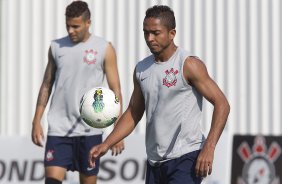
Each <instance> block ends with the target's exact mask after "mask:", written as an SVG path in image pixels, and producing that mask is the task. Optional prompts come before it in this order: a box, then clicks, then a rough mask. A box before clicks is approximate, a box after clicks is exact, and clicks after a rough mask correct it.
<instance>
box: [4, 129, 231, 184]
mask: <svg viewBox="0 0 282 184" xmlns="http://www.w3.org/2000/svg"><path fill="white" fill-rule="evenodd" d="M227 145H230V144H229V139H228V136H227V134H226V133H225V132H224V133H223V134H222V137H221V139H220V140H219V142H218V145H217V148H216V151H215V158H214V163H213V172H212V175H210V176H208V177H207V178H205V179H204V180H203V182H202V184H226V183H227V182H226V181H227V175H228V173H229V170H228V169H227V168H229V167H228V162H229V160H230V159H229V157H228V154H229V151H228V150H229V149H230V150H231V146H230V148H229V146H227ZM125 147H126V148H125V150H124V151H123V153H122V154H121V155H118V156H112V155H111V152H110V151H109V152H108V153H107V154H106V155H105V156H104V157H102V158H101V163H100V172H99V175H98V183H99V184H144V183H145V174H146V152H145V136H144V135H137V134H132V135H130V136H128V137H127V138H126V139H125ZM0 148H1V149H0V183H3V184H43V183H44V164H43V158H44V148H41V147H38V146H35V145H34V144H33V143H32V142H31V139H30V138H26V137H25V138H23V137H20V136H13V137H0ZM230 152H231V151H230ZM228 181H230V180H228ZM63 184H79V179H78V173H77V172H71V171H69V172H67V175H66V178H65V180H64V182H63Z"/></svg>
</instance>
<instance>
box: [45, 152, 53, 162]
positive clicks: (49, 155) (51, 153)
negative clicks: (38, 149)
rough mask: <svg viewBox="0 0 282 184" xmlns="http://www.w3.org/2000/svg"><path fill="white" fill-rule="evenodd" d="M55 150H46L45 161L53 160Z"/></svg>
mask: <svg viewBox="0 0 282 184" xmlns="http://www.w3.org/2000/svg"><path fill="white" fill-rule="evenodd" d="M54 152H55V151H54V150H48V151H47V153H46V160H47V161H52V160H54V154H53V153H54Z"/></svg>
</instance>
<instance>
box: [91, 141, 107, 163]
mask: <svg viewBox="0 0 282 184" xmlns="http://www.w3.org/2000/svg"><path fill="white" fill-rule="evenodd" d="M108 150H109V146H108V145H107V144H105V143H102V144H99V145H97V146H94V147H93V148H91V150H90V152H89V156H88V164H89V166H90V167H92V168H94V167H95V161H96V160H98V159H99V158H100V157H101V156H103V155H105V154H106V153H107V152H108Z"/></svg>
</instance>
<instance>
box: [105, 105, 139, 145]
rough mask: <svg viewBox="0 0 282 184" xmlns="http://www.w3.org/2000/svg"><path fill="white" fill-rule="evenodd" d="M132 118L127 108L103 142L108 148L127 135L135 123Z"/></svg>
mask: <svg viewBox="0 0 282 184" xmlns="http://www.w3.org/2000/svg"><path fill="white" fill-rule="evenodd" d="M137 123H138V122H135V121H134V119H133V118H132V115H131V112H130V111H129V110H127V111H126V112H125V113H124V114H123V115H122V116H121V117H120V119H119V121H118V122H117V123H116V126H115V127H114V129H113V131H112V132H111V134H110V135H109V136H108V137H107V138H106V140H105V141H104V144H106V145H107V146H108V147H109V148H111V147H112V146H113V145H115V144H116V143H118V142H119V141H121V140H123V139H124V138H125V137H127V136H128V135H129V134H130V133H131V132H132V131H133V130H134V128H135V126H136V124H137Z"/></svg>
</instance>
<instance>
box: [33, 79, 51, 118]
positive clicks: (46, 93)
mask: <svg viewBox="0 0 282 184" xmlns="http://www.w3.org/2000/svg"><path fill="white" fill-rule="evenodd" d="M50 95H51V86H49V85H46V84H44V83H43V84H42V85H41V88H40V91H39V94H38V98H37V103H36V110H35V115H34V118H33V123H38V122H40V120H41V118H42V116H43V113H44V110H45V108H46V106H47V103H48V100H49V97H50Z"/></svg>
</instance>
